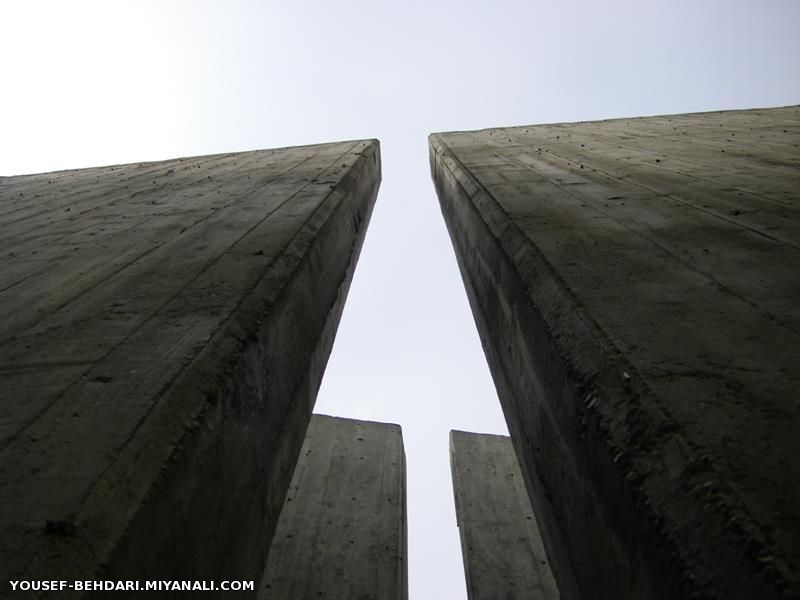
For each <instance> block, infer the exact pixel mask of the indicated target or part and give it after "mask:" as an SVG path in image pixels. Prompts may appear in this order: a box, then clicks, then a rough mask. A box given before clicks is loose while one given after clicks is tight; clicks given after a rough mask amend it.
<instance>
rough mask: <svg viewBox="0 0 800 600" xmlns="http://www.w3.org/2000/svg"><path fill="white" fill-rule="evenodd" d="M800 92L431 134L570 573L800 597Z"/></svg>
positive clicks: (485, 319) (474, 293)
mask: <svg viewBox="0 0 800 600" xmlns="http://www.w3.org/2000/svg"><path fill="white" fill-rule="evenodd" d="M799 144H800V108H798V107H787V108H776V109H763V110H762V109H759V110H748V111H731V112H718V113H703V114H687V115H674V116H662V117H649V118H639V119H622V120H612V121H602V122H591V123H570V124H558V125H539V126H529V127H511V128H504V129H491V130H485V131H474V132H458V133H444V134H435V135H432V136H431V137H430V156H431V168H432V173H433V179H434V181H435V185H436V190H437V193H438V195H439V199H440V202H441V206H442V212H443V214H444V218H445V220H446V222H447V226H448V228H449V231H450V235H451V237H452V240H453V244H454V247H455V250H456V256H457V258H458V262H459V267H460V269H461V273H462V275H463V279H464V282H465V287H466V289H467V294H468V296H469V299H470V302H471V305H472V310H473V314H474V316H475V321H476V323H477V326H478V330H479V332H480V335H481V339H482V342H483V345H484V349H485V352H486V355H487V359H488V362H489V365H490V369H491V371H492V374H493V377H494V380H495V384H496V386H497V389H498V392H499V396H500V399H501V403H502V405H503V410H504V413H505V416H506V421H507V423H508V426H509V430H510V432H511V438H512V440H513V443H514V447H515V449H516V452H517V456H518V458H519V461H520V464H521V468H522V471H523V475H524V477H525V479H526V484H527V486H528V489H529V492H530V495H531V498H532V501H533V503H534V507H535V508H536V512H537V515H539V516H540V518H541V522H540V525H541V526H542V530H543V535H544V537H545V542H546V545H547V549H548V554H549V555H550V557H551V559H552V560H553V563H554V565H553V566H554V571H555V573H556V578H557V580H558V582H559V588H560V591H561V594H562V596H563V597H565V598H592V599H605V598H608V599H612V598H613V599H617V598H637V599H651V598H652V599H656V598H658V599H674V598H709V599H711V598H714V599H723V598H725V599H736V598H741V599H745V598H747V599H751V598H789V597H792V598H794V597H798V596H800V580H799V578H800V461H798V460H797V457H798V456H800V434H799V432H800V415H799V412H800V411H799V410H798V397H799V396H800V394H799V393H798V392H800V370H799V369H798V368H797V364H798V361H797V357H798V356H800V333H799V332H800V302H798V300H800V268H799V267H800V251H799V250H798V249H799V248H800V226H799V225H798V223H800V202H799V200H800V199H799V198H798V193H800V175H799V173H800V171H798V167H800V154H799V152H800V151H799V150H798V146H799Z"/></svg>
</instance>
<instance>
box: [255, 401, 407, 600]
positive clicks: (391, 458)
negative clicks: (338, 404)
mask: <svg viewBox="0 0 800 600" xmlns="http://www.w3.org/2000/svg"><path fill="white" fill-rule="evenodd" d="M405 482H406V468H405V453H404V451H403V438H402V433H401V431H400V427H399V426H397V425H389V424H385V423H372V422H368V421H355V420H352V419H340V418H335V417H327V416H323V415H313V416H312V418H311V424H310V425H309V428H308V433H307V435H306V440H305V442H304V444H303V449H302V451H301V453H300V459H299V460H298V462H297V467H296V468H295V471H294V476H293V478H292V483H291V486H290V488H289V492H288V493H287V495H286V502H285V504H284V506H283V511H282V512H281V515H280V519H279V521H278V528H277V529H276V531H275V537H274V540H273V543H272V547H271V548H270V551H269V559H268V561H267V567H266V569H265V571H264V576H263V579H262V582H261V585H260V590H259V598H261V599H262V600H267V599H269V600H304V599H308V600H317V599H318V598H325V599H326V600H339V599H341V600H351V599H354V598H358V599H360V600H405V599H406V598H407V597H408V592H407V590H408V585H407V562H406V555H407V544H406V487H405Z"/></svg>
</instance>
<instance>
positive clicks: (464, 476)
mask: <svg viewBox="0 0 800 600" xmlns="http://www.w3.org/2000/svg"><path fill="white" fill-rule="evenodd" d="M450 469H451V471H452V474H453V493H454V496H455V501H456V519H457V521H458V531H459V534H460V536H461V553H462V556H463V558H464V574H465V576H466V580H467V595H468V597H469V600H497V599H503V600H558V598H559V597H560V596H559V593H558V586H557V585H556V582H555V579H554V578H553V573H552V571H551V570H550V564H549V563H550V561H549V559H548V558H547V553H546V552H545V549H544V544H543V541H542V535H541V533H540V532H539V526H538V525H537V523H536V515H535V514H534V512H533V508H532V507H531V502H530V500H529V499H528V492H527V490H526V489H525V483H524V481H523V479H522V473H521V472H520V470H519V463H518V462H517V457H516V456H515V454H514V447H513V446H512V445H511V439H510V438H509V437H507V436H504V435H488V434H480V433H468V432H465V431H451V432H450Z"/></svg>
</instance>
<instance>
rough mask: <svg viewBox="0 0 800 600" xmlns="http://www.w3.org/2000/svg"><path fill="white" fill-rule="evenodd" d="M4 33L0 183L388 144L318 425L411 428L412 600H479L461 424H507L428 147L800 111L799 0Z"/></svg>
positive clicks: (19, 15) (56, 22) (337, 11)
mask: <svg viewBox="0 0 800 600" xmlns="http://www.w3.org/2000/svg"><path fill="white" fill-rule="evenodd" d="M0 28H2V29H1V30H0V61H2V69H0V175H12V174H20V173H30V172H40V171H48V170H55V169H65V168H75V167H88V166H95V165H103V164H112V163H121V162H132V161H143V160H157V159H165V158H174V157H178V156H192V155H198V154H208V153H217V152H227V151H241V150H250V149H256V148H270V147H279V146H292V145H300V144H311V143H318V142H329V141H336V140H345V139H356V138H379V139H380V141H381V152H382V157H383V184H382V186H381V191H380V194H379V196H378V202H377V205H376V208H375V213H374V214H373V218H372V222H371V224H370V227H369V230H368V234H367V239H366V243H365V245H364V249H363V251H362V255H361V259H360V262H359V264H358V268H357V270H356V274H355V277H354V280H353V285H352V288H351V291H350V296H349V298H348V300H347V305H346V307H345V311H344V316H343V318H342V321H341V325H340V327H339V332H338V335H337V340H336V345H335V347H334V350H333V354H332V355H331V358H330V362H329V364H328V369H327V372H326V374H325V380H324V382H323V386H322V389H321V391H320V396H319V400H318V403H317V411H318V412H324V413H327V414H334V415H340V416H345V417H354V418H362V419H372V420H379V421H390V422H395V423H399V424H400V425H402V427H403V434H404V439H405V447H406V456H407V460H408V507H409V554H410V559H409V573H410V577H409V579H410V598H411V600H423V599H428V600H441V599H451V598H452V599H463V598H466V591H465V586H464V577H463V570H462V566H461V554H460V547H459V542H458V531H457V529H456V524H455V517H454V510H453V500H452V489H451V483H450V481H451V480H450V472H449V462H448V460H449V458H448V431H449V430H450V429H453V428H458V429H465V430H471V431H482V432H493V433H505V423H504V421H503V417H502V414H501V412H500V408H499V404H498V401H497V397H496V394H495V391H494V387H493V385H492V382H491V378H490V375H489V372H488V369H487V367H486V362H485V359H484V357H483V353H482V350H481V348H480V342H479V339H478V335H477V332H476V329H475V325H474V322H473V320H472V316H471V313H470V310H469V306H468V304H467V300H466V295H465V293H464V288H463V285H462V283H461V279H460V276H459V273H458V268H457V265H456V262H455V258H454V255H453V251H452V246H451V244H450V240H449V238H448V236H447V232H446V229H445V226H444V222H443V220H442V217H441V214H440V212H439V208H438V202H437V200H436V196H435V193H434V189H433V185H432V183H431V181H430V175H429V168H428V162H427V160H428V158H427V140H426V138H427V135H428V134H429V133H431V132H434V131H447V130H458V129H478V128H485V127H496V126H506V125H525V124H534V123H547V122H562V121H579V120H590V119H601V118H610V117H628V116H641V115H653V114H663V113H678V112H690V111H704V110H718V109H728V108H752V107H764V106H779V105H787V104H797V103H800V35H798V31H800V0H784V1H779V0H753V1H752V2H743V1H736V0H724V1H703V0H693V1H685V0H670V1H669V2H666V1H662V2H654V1H645V0H637V1H633V0H632V1H626V2H622V1H616V2H615V1H608V0H607V1H604V2H597V1H586V2H570V1H564V0H562V1H553V0H551V1H549V2H539V1H534V0H530V1H528V2H504V1H502V0H495V1H493V2H492V1H486V2H471V1H469V0H460V1H449V0H448V1H437V0H428V1H427V2H422V1H416V0H406V1H403V2H401V1H398V2H384V1H381V0H372V1H351V0H337V1H335V2H333V1H329V2H322V1H320V2H304V1H302V0H296V1H288V2H287V1H282V2H271V1H270V2H266V1H264V2H245V1H233V0H219V1H217V2H203V1H170V0H158V1H145V0H136V1H133V0H132V1H129V2H121V1H111V0H105V1H103V2H82V1H78V0H70V1H68V2H65V1H53V2H37V1H35V0H24V1H19V2H17V1H12V0H2V2H1V3H0Z"/></svg>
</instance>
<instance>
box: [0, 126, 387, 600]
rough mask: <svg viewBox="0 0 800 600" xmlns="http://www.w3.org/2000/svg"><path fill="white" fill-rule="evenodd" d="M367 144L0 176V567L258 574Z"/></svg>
mask: <svg viewBox="0 0 800 600" xmlns="http://www.w3.org/2000/svg"><path fill="white" fill-rule="evenodd" d="M379 183H380V155H379V146H378V143H377V141H374V140H372V141H369V140H367V141H352V142H340V143H335V144H322V145H316V146H304V147H296V148H284V149H277V150H260V151H254V152H243V153H237V154H225V155H213V156H200V157H194V158H185V159H177V160H170V161H164V162H157V163H141V164H132V165H121V166H114V167H102V168H95V169H85V170H78V171H61V172H55V173H45V174H39V175H26V176H18V177H11V178H4V179H0V223H1V225H0V231H2V234H1V237H0V248H2V255H3V269H2V271H0V277H2V290H3V291H2V292H1V294H2V295H0V373H2V386H0V530H2V532H3V544H2V549H0V573H2V579H3V580H4V583H3V585H4V586H7V585H8V581H9V580H10V579H48V580H50V579H66V580H73V579H102V578H108V579H116V578H119V579H138V580H144V579H170V580H172V579H176V578H177V579H200V580H209V579H217V580H222V579H231V580H233V579H235V580H255V581H258V576H259V575H260V573H261V570H262V569H263V564H264V557H265V554H266V549H267V547H268V544H269V541H270V538H271V536H272V532H273V530H274V527H275V523H276V521H277V517H278V513H279V511H280V508H281V505H282V503H283V499H284V494H285V492H286V489H287V486H288V484H289V480H290V477H291V474H292V470H293V467H294V463H295V460H296V457H297V455H298V452H299V449H300V445H301V443H302V441H303V437H304V435H305V430H306V426H307V423H308V420H309V418H310V414H311V410H312V408H313V406H314V402H315V399H316V393H317V389H318V387H319V383H320V379H321V377H322V372H323V370H324V368H325V364H326V361H327V358H328V354H329V352H330V348H331V345H332V343H333V338H334V334H335V331H336V327H337V325H338V322H339V317H340V315H341V311H342V307H343V304H344V301H345V298H346V296H347V291H348V288H349V284H350V281H351V277H352V273H353V269H354V268H355V264H356V261H357V258H358V254H359V251H360V248H361V244H362V241H363V237H364V233H365V231H366V227H367V224H368V222H369V218H370V215H371V211H372V207H373V204H374V202H375V198H376V194H377V190H378V186H379Z"/></svg>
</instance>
